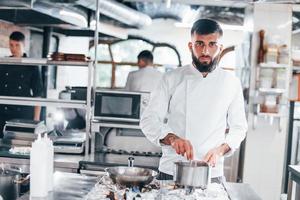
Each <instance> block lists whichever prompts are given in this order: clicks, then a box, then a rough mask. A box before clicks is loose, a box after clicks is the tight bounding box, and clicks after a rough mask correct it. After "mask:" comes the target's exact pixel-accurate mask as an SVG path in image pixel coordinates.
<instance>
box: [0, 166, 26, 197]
mask: <svg viewBox="0 0 300 200" xmlns="http://www.w3.org/2000/svg"><path fill="white" fill-rule="evenodd" d="M20 178H21V174H20V173H17V172H15V171H9V170H6V169H0V195H1V196H2V197H3V200H15V199H17V198H18V197H19V192H20V184H19V183H17V180H19V179H20Z"/></svg>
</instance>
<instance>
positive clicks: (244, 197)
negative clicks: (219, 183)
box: [224, 182, 262, 200]
mask: <svg viewBox="0 0 300 200" xmlns="http://www.w3.org/2000/svg"><path fill="white" fill-rule="evenodd" d="M224 187H225V189H226V191H227V193H228V195H229V197H230V200H262V199H261V198H260V197H259V196H258V195H257V194H256V193H255V192H254V190H253V189H252V188H251V187H250V185H249V184H245V183H229V182H227V183H225V184H224Z"/></svg>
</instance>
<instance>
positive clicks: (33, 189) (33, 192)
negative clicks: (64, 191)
mask: <svg viewBox="0 0 300 200" xmlns="http://www.w3.org/2000/svg"><path fill="white" fill-rule="evenodd" d="M46 158H47V145H46V143H45V142H44V141H43V140H42V138H41V135H40V134H39V135H38V138H37V139H36V140H35V141H34V142H33V143H32V148H31V151H30V199H32V198H35V197H40V198H41V197H46V196H47V195H48V183H47V168H48V167H47V162H46Z"/></svg>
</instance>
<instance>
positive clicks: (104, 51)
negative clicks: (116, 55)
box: [90, 44, 111, 61]
mask: <svg viewBox="0 0 300 200" xmlns="http://www.w3.org/2000/svg"><path fill="white" fill-rule="evenodd" d="M90 57H91V58H92V59H94V57H95V48H91V50H90ZM97 59H98V60H101V61H111V57H110V54H109V49H108V45H107V44H98V47H97Z"/></svg>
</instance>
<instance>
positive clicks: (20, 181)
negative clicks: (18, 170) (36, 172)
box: [13, 174, 30, 184]
mask: <svg viewBox="0 0 300 200" xmlns="http://www.w3.org/2000/svg"><path fill="white" fill-rule="evenodd" d="M29 179H30V174H28V175H27V176H26V177H25V178H20V179H19V180H14V181H13V182H14V183H15V184H22V183H24V182H25V181H28V180H29Z"/></svg>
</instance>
